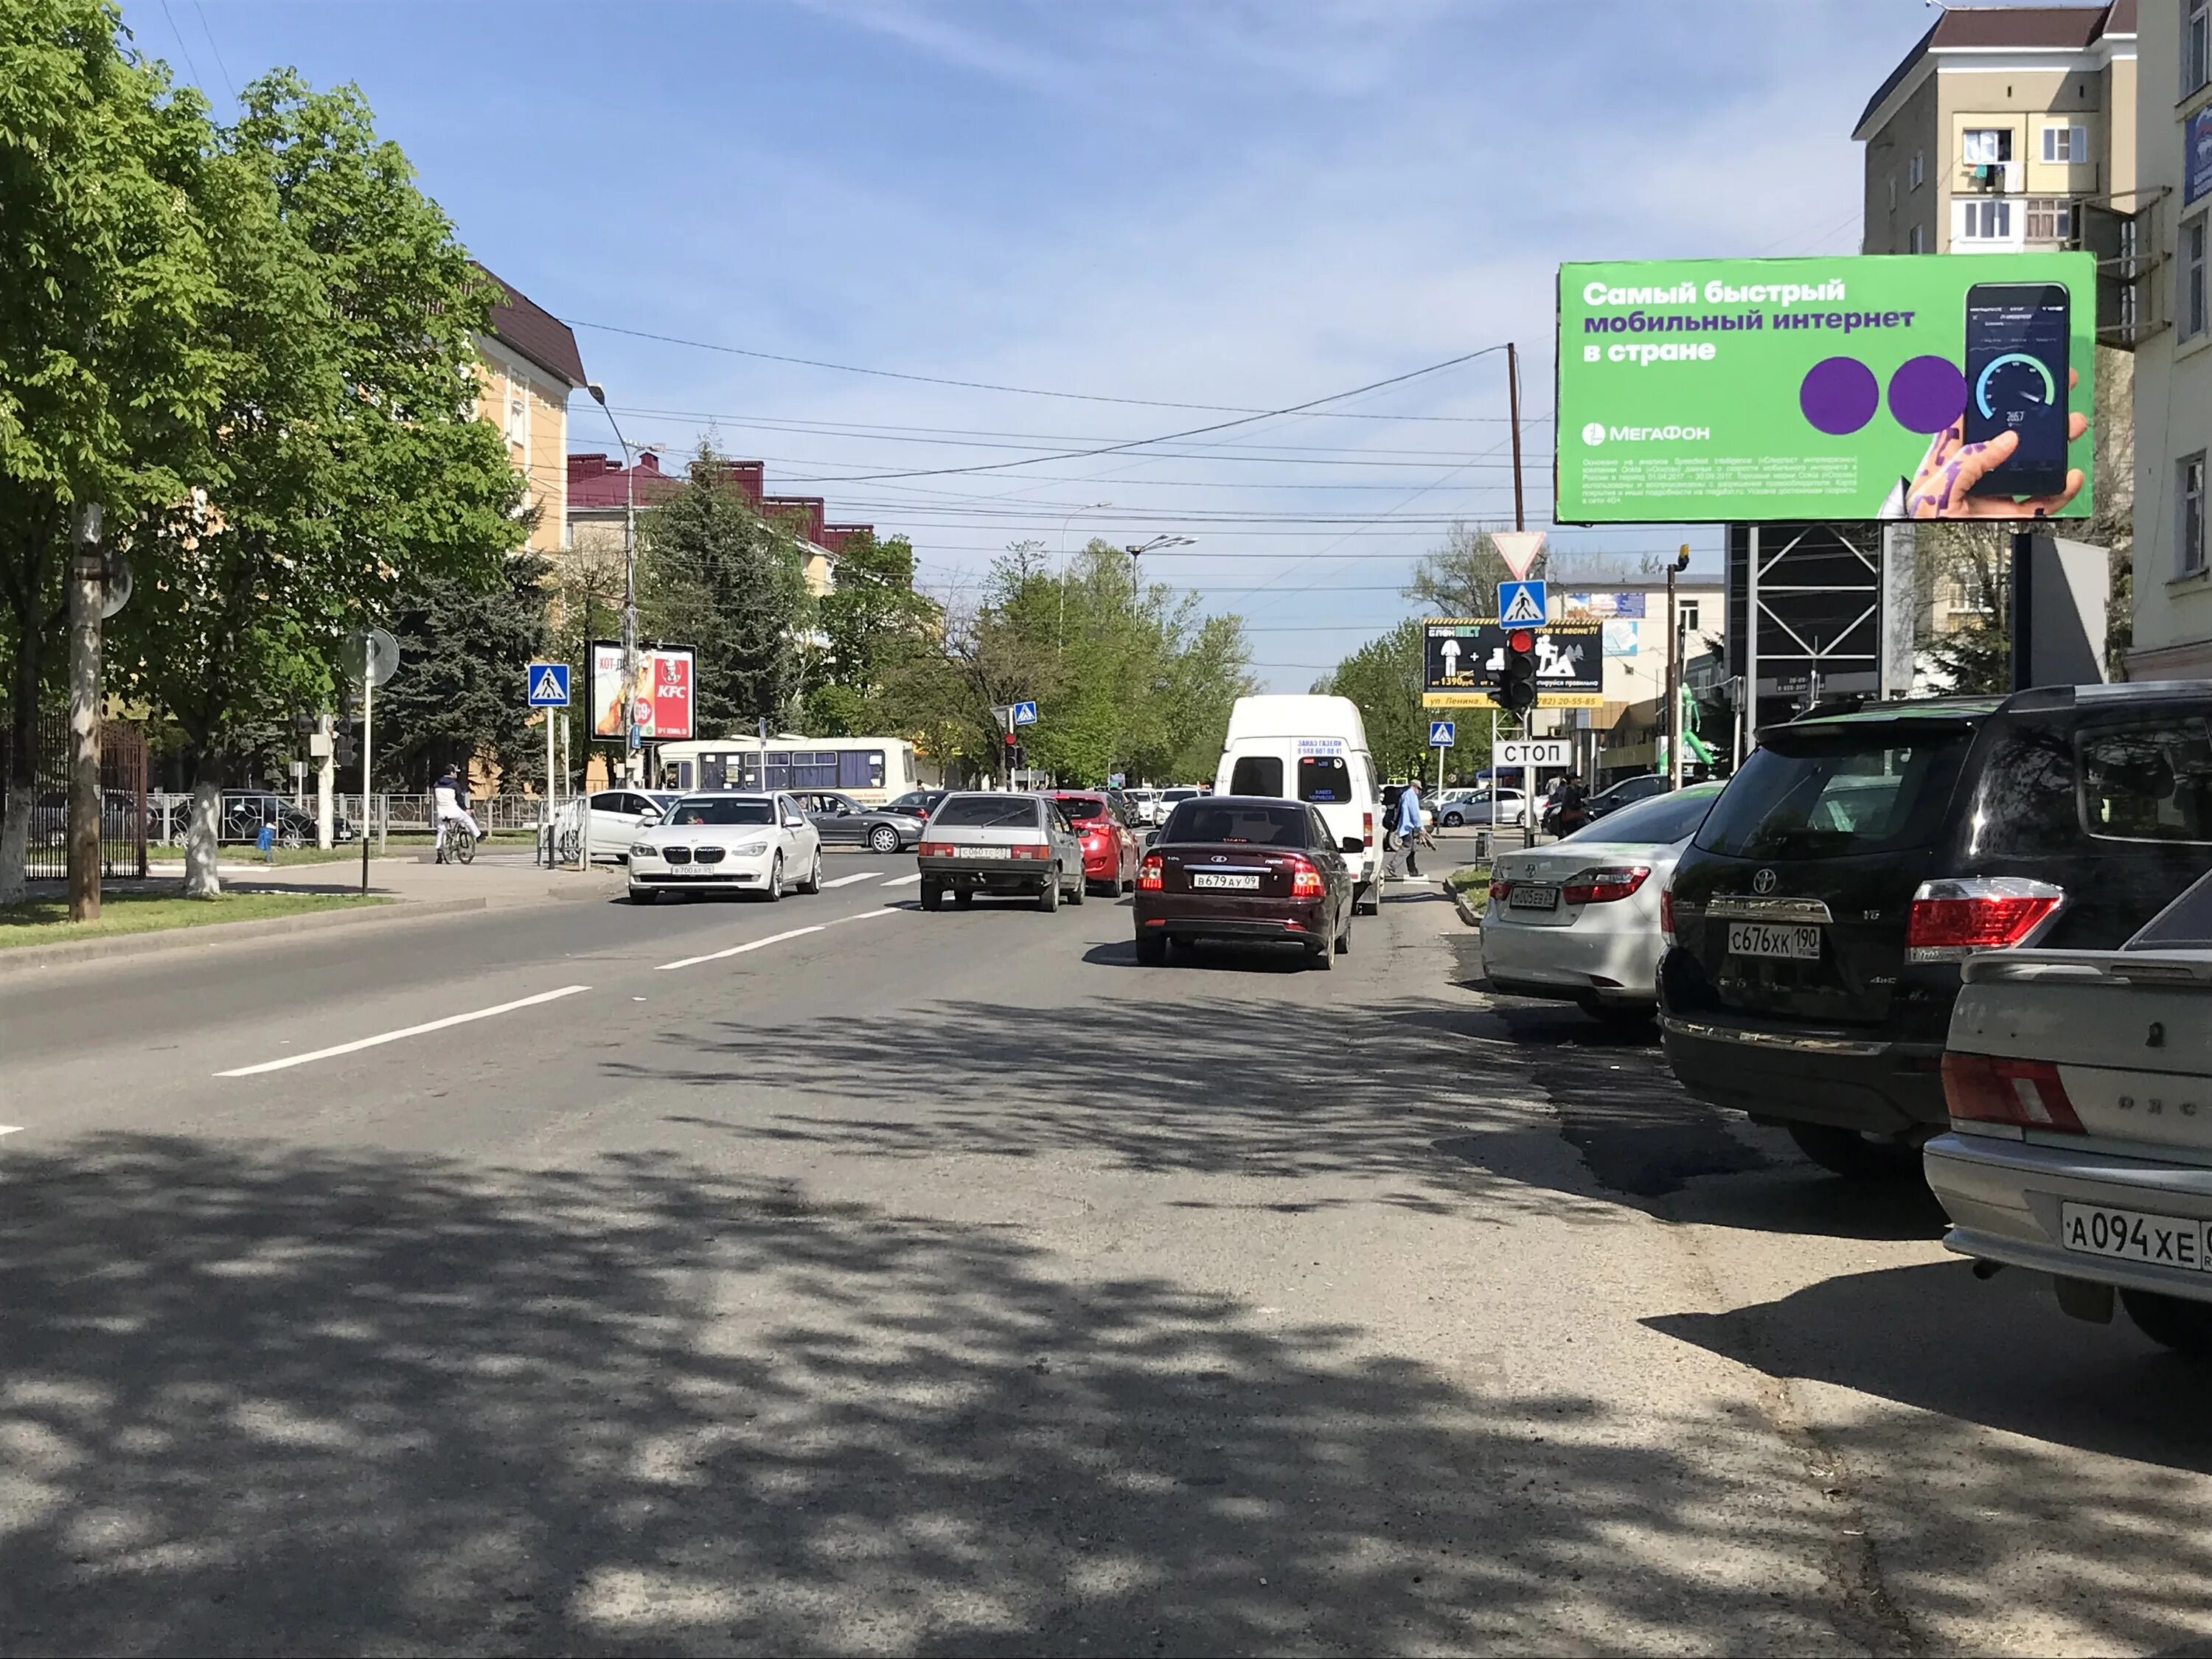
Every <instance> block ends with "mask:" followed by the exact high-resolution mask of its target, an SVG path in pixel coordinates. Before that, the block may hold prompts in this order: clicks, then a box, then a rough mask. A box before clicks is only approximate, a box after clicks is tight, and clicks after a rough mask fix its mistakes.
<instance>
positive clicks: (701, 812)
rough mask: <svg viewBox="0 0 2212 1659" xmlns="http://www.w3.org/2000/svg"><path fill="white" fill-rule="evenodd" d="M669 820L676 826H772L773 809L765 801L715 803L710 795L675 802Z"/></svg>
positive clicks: (771, 803) (720, 801)
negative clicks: (751, 824) (746, 824)
mask: <svg viewBox="0 0 2212 1659" xmlns="http://www.w3.org/2000/svg"><path fill="white" fill-rule="evenodd" d="M668 821H669V823H672V824H675V825H678V827H684V826H690V825H695V824H707V825H714V826H724V825H729V824H741V823H775V804H774V803H773V802H770V801H764V800H742V799H739V800H718V799H715V798H714V797H713V796H712V795H695V796H693V797H692V798H691V799H689V800H682V801H678V803H677V805H676V811H675V812H674V813H673V814H672V815H671V817H669V820H668Z"/></svg>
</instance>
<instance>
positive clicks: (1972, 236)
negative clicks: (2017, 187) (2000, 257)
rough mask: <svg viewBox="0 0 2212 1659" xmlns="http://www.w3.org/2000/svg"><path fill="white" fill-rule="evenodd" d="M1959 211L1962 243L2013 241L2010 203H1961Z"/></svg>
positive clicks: (1959, 236) (1992, 201)
mask: <svg viewBox="0 0 2212 1659" xmlns="http://www.w3.org/2000/svg"><path fill="white" fill-rule="evenodd" d="M1958 209H1959V231H1958V240H1960V241H1962V242H2007V241H2010V240H2012V204H2011V203H2010V202H2003V201H1994V200H1990V201H1979V202H1960V203H1959V204H1958Z"/></svg>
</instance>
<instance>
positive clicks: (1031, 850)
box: [1006, 847, 1052, 859]
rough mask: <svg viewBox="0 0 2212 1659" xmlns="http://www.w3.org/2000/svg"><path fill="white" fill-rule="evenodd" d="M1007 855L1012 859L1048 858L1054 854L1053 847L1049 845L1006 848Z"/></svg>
mask: <svg viewBox="0 0 2212 1659" xmlns="http://www.w3.org/2000/svg"><path fill="white" fill-rule="evenodd" d="M1006 856H1007V857H1008V858H1010V859H1048V858H1050V857H1051V856H1052V848H1049V847H1009V848H1006Z"/></svg>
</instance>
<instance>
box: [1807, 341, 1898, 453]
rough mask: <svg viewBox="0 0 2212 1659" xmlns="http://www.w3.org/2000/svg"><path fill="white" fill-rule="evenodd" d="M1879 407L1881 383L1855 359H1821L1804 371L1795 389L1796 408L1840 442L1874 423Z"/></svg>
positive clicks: (1872, 372)
mask: <svg viewBox="0 0 2212 1659" xmlns="http://www.w3.org/2000/svg"><path fill="white" fill-rule="evenodd" d="M1797 407H1798V408H1800V409H1802V410H1804V411H1805V418H1806V419H1807V420H1808V421H1810V422H1812V423H1813V424H1814V426H1816V427H1818V428H1820V430H1821V431H1823V432H1826V433H1828V434H1829V435H1832V436H1834V437H1838V438H1840V437H1842V436H1844V435H1845V434H1846V433H1850V432H1856V431H1857V430H1858V429H1859V428H1861V427H1863V426H1864V425H1865V424H1866V423H1867V422H1869V421H1870V420H1872V419H1874V412H1875V410H1876V409H1878V408H1880V407H1881V382H1880V381H1879V380H1875V377H1874V371H1873V370H1872V369H1870V368H1868V367H1867V366H1866V365H1865V364H1864V363H1863V362H1860V361H1859V360H1858V359H1857V358H1856V357H1824V358H1822V359H1821V360H1820V362H1817V363H1815V364H1814V365H1813V367H1812V368H1808V369H1807V370H1806V371H1805V379H1804V381H1803V383H1802V385H1800V386H1798V388H1797Z"/></svg>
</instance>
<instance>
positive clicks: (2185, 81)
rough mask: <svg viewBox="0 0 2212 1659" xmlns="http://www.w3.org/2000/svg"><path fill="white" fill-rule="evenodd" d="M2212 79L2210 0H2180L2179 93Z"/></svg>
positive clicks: (2182, 93) (2194, 88)
mask: <svg viewBox="0 0 2212 1659" xmlns="http://www.w3.org/2000/svg"><path fill="white" fill-rule="evenodd" d="M2207 81H2212V0H2182V4H2181V95H2182V96H2183V97H2185V98H2186V97H2187V96H2188V95H2189V94H2191V93H2192V92H2194V91H2196V90H2197V88H2199V87H2201V86H2203V84H2204V83H2205V82H2207Z"/></svg>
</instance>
